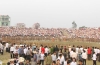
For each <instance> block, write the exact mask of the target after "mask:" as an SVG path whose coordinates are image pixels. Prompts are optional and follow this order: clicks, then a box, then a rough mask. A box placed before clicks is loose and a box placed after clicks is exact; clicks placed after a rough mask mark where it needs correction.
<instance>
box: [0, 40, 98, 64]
mask: <svg viewBox="0 0 100 65" xmlns="http://www.w3.org/2000/svg"><path fill="white" fill-rule="evenodd" d="M24 43H27V44H32V43H35V44H36V45H37V46H40V44H43V45H47V46H54V45H58V46H61V45H63V46H65V45H66V46H68V45H69V44H70V45H75V46H77V45H81V46H83V47H86V46H87V47H88V46H89V47H92V46H96V47H100V44H99V43H96V42H95V43H94V42H91V43H89V42H72V41H55V42H52V41H24ZM9 59H10V54H9V53H6V52H4V55H0V60H1V61H2V62H3V65H6V63H7V62H8V60H9ZM87 65H92V60H91V61H87ZM97 65H100V62H98V61H97Z"/></svg>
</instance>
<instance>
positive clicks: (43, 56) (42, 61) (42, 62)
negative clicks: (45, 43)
mask: <svg viewBox="0 0 100 65" xmlns="http://www.w3.org/2000/svg"><path fill="white" fill-rule="evenodd" d="M44 59H45V55H44V52H42V53H41V54H40V64H42V65H44Z"/></svg>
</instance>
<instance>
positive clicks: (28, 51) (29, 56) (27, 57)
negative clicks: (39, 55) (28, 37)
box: [26, 48, 31, 61]
mask: <svg viewBox="0 0 100 65" xmlns="http://www.w3.org/2000/svg"><path fill="white" fill-rule="evenodd" d="M26 59H27V60H29V61H31V51H30V48H28V50H27V52H26Z"/></svg>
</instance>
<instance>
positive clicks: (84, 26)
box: [79, 26, 87, 29]
mask: <svg viewBox="0 0 100 65" xmlns="http://www.w3.org/2000/svg"><path fill="white" fill-rule="evenodd" d="M84 28H87V27H86V26H82V27H79V29H84Z"/></svg>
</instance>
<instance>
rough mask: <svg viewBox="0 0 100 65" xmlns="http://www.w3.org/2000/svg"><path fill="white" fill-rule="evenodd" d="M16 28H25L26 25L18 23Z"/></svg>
mask: <svg viewBox="0 0 100 65" xmlns="http://www.w3.org/2000/svg"><path fill="white" fill-rule="evenodd" d="M16 27H17V28H25V24H24V23H17V25H16Z"/></svg>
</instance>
